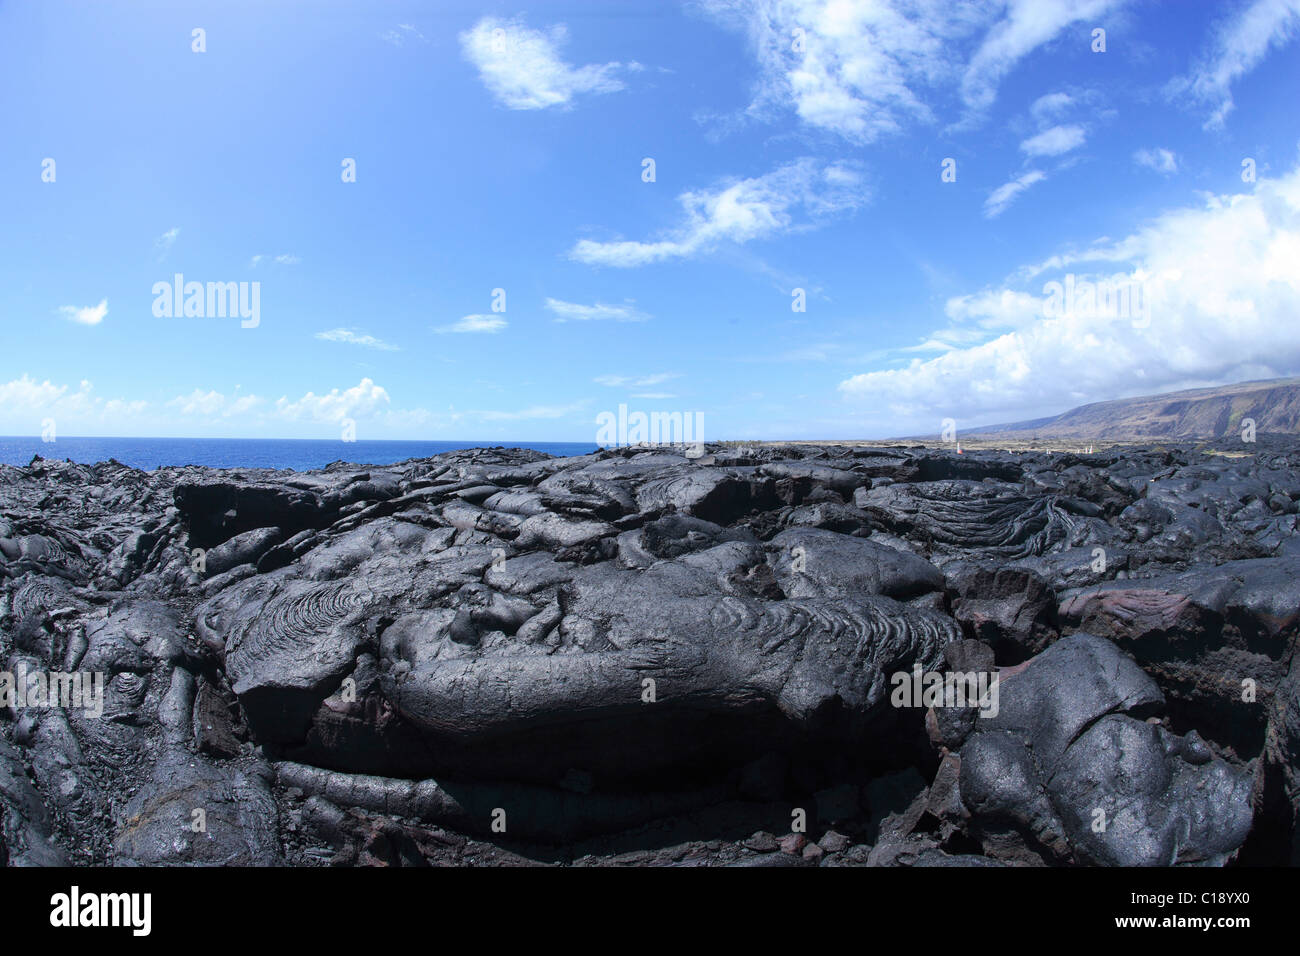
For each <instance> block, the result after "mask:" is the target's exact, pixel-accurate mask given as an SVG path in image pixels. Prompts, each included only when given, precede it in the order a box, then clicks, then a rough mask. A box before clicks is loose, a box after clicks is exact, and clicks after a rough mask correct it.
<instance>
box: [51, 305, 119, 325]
mask: <svg viewBox="0 0 1300 956" xmlns="http://www.w3.org/2000/svg"><path fill="white" fill-rule="evenodd" d="M59 314H60V315H62V316H63V317H64V318H67V319H71V320H72V321H73V322H79V323H80V324H82V325H99V323H100V322H103V321H104V316H106V315H108V300H107V299H101V300H100V302H99V305H85V306H75V305H61V306H59Z"/></svg>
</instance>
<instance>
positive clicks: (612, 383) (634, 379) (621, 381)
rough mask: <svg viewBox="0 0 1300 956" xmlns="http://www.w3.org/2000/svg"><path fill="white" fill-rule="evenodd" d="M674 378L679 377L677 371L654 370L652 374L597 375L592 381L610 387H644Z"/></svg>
mask: <svg viewBox="0 0 1300 956" xmlns="http://www.w3.org/2000/svg"><path fill="white" fill-rule="evenodd" d="M674 378H681V374H680V373H678V372H656V373H655V374H654V375H597V376H596V377H595V378H594V379H592V381H593V382H595V383H596V384H597V385H606V386H608V387H610V388H627V387H629V386H630V387H632V388H645V387H647V386H650V385H659V384H661V383H663V382H667V381H669V380H671V379H674Z"/></svg>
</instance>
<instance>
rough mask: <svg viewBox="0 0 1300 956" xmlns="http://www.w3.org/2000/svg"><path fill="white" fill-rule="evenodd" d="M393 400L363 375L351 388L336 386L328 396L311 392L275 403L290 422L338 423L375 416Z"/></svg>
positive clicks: (278, 412)
mask: <svg viewBox="0 0 1300 956" xmlns="http://www.w3.org/2000/svg"><path fill="white" fill-rule="evenodd" d="M389 403H390V400H389V398H388V392H386V391H385V390H384V389H383V388H382V387H380V386H379V385H376V384H375V383H374V382H373V381H371V380H370V379H368V378H363V379H362V380H361V381H360V382H358V383H357V384H356V385H354V386H352V387H351V388H345V389H337V388H333V389H330V390H329V391H328V392H326V393H325V394H324V395H317V394H315V393H314V392H308V393H307V394H306V395H304V396H303V397H302V398H300V399H297V400H296V401H290V400H289V399H288V398H287V397H282V398H280V399H278V400H277V401H276V403H275V415H276V417H278V418H282V419H286V420H288V421H308V422H319V423H326V422H333V423H338V422H341V421H343V419H345V418H354V419H355V418H362V417H365V416H369V415H373V414H375V413H376V412H378V411H380V410H382V409H383V408H384V407H385V406H387V405H388V404H389Z"/></svg>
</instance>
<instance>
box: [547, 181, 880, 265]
mask: <svg viewBox="0 0 1300 956" xmlns="http://www.w3.org/2000/svg"><path fill="white" fill-rule="evenodd" d="M867 198H868V192H867V189H866V186H865V184H864V181H863V176H862V174H861V173H860V172H859V171H858V170H857V169H856V168H854V167H853V166H850V165H848V164H844V163H836V164H830V165H822V164H820V163H818V162H817V161H816V160H813V159H810V158H807V157H805V158H803V159H800V160H797V161H795V162H793V163H790V164H788V165H786V166H782V167H780V168H779V169H776V170H774V171H773V172H770V173H767V174H766V175H763V176H756V177H754V178H752V179H728V180H724V181H723V182H721V183H719V184H718V185H716V186H714V187H712V188H710V189H700V190H692V191H689V192H684V193H682V194H681V195H680V196H678V197H677V202H678V203H679V204H680V205H681V207H682V211H683V221H682V223H681V224H680V225H678V226H677V227H676V228H675V229H673V230H671V231H670V232H668V233H667V234H666V235H665V236H664V237H663V238H661V239H656V240H652V241H649V242H638V241H618V242H596V241H593V240H591V239H583V240H581V241H580V242H578V243H577V244H576V245H575V246H574V247H573V249H572V250H570V252H569V256H570V258H572V259H575V260H577V261H578V262H585V263H588V264H591V265H604V266H616V267H622V268H627V267H631V266H642V265H646V264H647V263H651V262H660V261H663V260H665V259H677V258H686V257H690V256H693V255H696V254H698V253H705V252H709V251H711V250H713V249H714V248H716V247H717V246H719V245H720V244H723V243H736V244H740V243H745V242H750V241H751V240H754V239H762V238H766V237H769V236H774V235H779V234H781V233H785V232H790V231H793V230H796V229H807V228H811V227H812V226H814V225H816V224H817V223H819V222H821V221H824V220H826V219H827V218H829V217H831V216H833V215H835V214H837V213H843V212H846V211H849V210H853V209H856V208H857V207H858V206H860V205H862V204H864V203H865V202H866V201H867Z"/></svg>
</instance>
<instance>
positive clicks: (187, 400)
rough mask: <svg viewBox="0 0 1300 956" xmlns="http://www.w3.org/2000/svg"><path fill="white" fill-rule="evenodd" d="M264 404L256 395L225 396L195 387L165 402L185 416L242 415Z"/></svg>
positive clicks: (227, 416) (228, 416)
mask: <svg viewBox="0 0 1300 956" xmlns="http://www.w3.org/2000/svg"><path fill="white" fill-rule="evenodd" d="M264 404H265V399H262V398H260V397H258V396H257V395H232V396H231V397H229V398H227V397H226V396H225V395H223V394H221V393H220V392H218V391H215V390H211V389H210V390H208V391H206V392H205V391H203V389H201V388H196V389H195V390H194V391H192V392H190V393H189V394H188V395H178V396H177V397H176V398H173V399H172V400H171V401H170V402H168V403H167V406H168V407H169V408H174V409H176V410H177V411H178V412H180V413H181V414H182V415H185V416H187V417H192V416H201V417H207V418H216V417H222V418H230V417H231V416H234V415H243V414H245V413H247V412H250V411H252V410H253V409H255V408H259V407H261V406H263V405H264Z"/></svg>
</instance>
